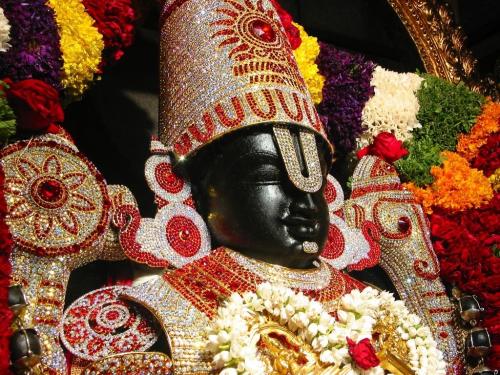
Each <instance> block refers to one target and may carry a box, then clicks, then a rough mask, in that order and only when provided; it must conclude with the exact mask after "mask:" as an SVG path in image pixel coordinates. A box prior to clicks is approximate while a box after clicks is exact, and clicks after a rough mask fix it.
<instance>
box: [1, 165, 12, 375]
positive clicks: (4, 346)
mask: <svg viewBox="0 0 500 375" xmlns="http://www.w3.org/2000/svg"><path fill="white" fill-rule="evenodd" d="M4 179H5V176H4V173H3V168H2V167H1V166H0V373H1V374H10V373H11V372H10V349H9V342H10V335H11V328H10V326H11V323H12V319H13V314H12V311H11V309H10V308H9V307H8V306H9V304H8V288H9V285H10V274H11V271H12V268H11V264H10V262H9V258H10V254H11V252H12V246H13V244H12V238H11V235H10V232H9V227H8V226H7V224H6V223H5V215H6V213H7V207H6V203H5V195H4Z"/></svg>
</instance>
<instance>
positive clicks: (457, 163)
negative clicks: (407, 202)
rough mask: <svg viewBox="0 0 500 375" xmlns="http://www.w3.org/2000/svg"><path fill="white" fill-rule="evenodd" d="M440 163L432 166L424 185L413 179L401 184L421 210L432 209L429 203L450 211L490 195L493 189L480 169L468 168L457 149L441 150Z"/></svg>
mask: <svg viewBox="0 0 500 375" xmlns="http://www.w3.org/2000/svg"><path fill="white" fill-rule="evenodd" d="M441 155H442V158H443V165H442V167H432V168H431V174H432V176H433V177H434V182H433V183H432V185H430V186H428V187H426V188H425V189H422V188H419V187H417V186H415V185H414V184H413V183H408V184H405V186H406V188H407V189H408V190H410V191H412V192H413V193H414V194H415V197H416V199H417V201H418V202H419V203H420V204H422V206H423V208H424V211H425V212H427V213H428V214H430V213H432V208H433V207H441V208H443V209H446V210H448V211H450V212H457V211H463V210H467V209H469V208H478V207H481V205H483V204H486V203H488V202H489V201H490V199H491V198H493V189H492V188H491V184H490V182H489V180H488V178H487V177H486V176H485V175H484V174H483V172H482V171H480V170H478V169H475V168H471V167H470V165H469V163H468V162H467V160H466V159H464V158H463V157H461V156H460V155H458V154H457V153H454V152H450V151H444V152H443V153H442V154H441Z"/></svg>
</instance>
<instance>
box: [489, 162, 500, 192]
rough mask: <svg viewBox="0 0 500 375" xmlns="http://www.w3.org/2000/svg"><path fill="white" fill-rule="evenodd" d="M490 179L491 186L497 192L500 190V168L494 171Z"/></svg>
mask: <svg viewBox="0 0 500 375" xmlns="http://www.w3.org/2000/svg"><path fill="white" fill-rule="evenodd" d="M488 180H490V183H491V187H492V188H493V190H494V191H495V192H498V191H500V168H498V169H497V170H496V171H495V172H493V174H492V175H491V176H490V177H488Z"/></svg>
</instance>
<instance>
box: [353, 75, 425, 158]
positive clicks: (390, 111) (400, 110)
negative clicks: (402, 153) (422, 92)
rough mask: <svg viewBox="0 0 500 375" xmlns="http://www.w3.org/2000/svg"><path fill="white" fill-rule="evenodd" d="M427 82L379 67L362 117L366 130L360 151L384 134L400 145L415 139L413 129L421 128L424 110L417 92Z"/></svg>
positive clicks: (417, 77) (359, 140)
mask: <svg viewBox="0 0 500 375" xmlns="http://www.w3.org/2000/svg"><path fill="white" fill-rule="evenodd" d="M422 81H423V78H421V77H419V76H418V75H417V74H414V73H397V72H393V71H390V70H386V69H384V68H382V67H380V66H377V67H376V68H375V70H374V72H373V76H372V79H371V82H370V84H371V85H372V86H373V87H374V88H375V95H373V96H372V97H371V98H370V99H369V100H368V102H367V103H366V104H365V107H364V108H363V112H362V115H361V118H362V124H363V127H364V128H366V130H365V131H364V132H363V134H362V135H361V137H360V138H359V139H358V146H359V148H361V147H364V146H367V145H369V144H370V143H372V141H373V138H374V137H375V136H377V134H379V133H381V132H389V133H392V134H394V136H395V137H396V138H397V139H398V140H400V141H403V142H404V141H406V140H408V139H411V138H412V133H411V132H412V131H413V129H416V128H420V127H421V125H420V123H419V122H418V120H417V113H418V110H419V108H420V106H419V103H418V99H417V97H416V92H417V91H418V89H419V88H420V85H421V83H422Z"/></svg>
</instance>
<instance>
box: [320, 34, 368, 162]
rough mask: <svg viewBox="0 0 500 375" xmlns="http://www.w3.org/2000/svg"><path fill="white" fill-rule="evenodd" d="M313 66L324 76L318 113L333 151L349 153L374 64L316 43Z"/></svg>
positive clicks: (360, 129) (357, 133) (358, 132)
mask: <svg viewBox="0 0 500 375" xmlns="http://www.w3.org/2000/svg"><path fill="white" fill-rule="evenodd" d="M317 64H318V67H319V71H320V73H321V74H322V75H323V76H324V77H325V83H324V86H323V101H322V102H321V103H320V104H319V105H318V112H319V114H320V115H321V117H322V120H323V123H324V125H325V127H326V130H327V132H328V137H329V139H330V141H331V142H332V143H333V144H334V145H335V147H336V150H337V152H338V153H349V152H351V151H353V150H354V149H355V148H356V140H357V139H358V138H359V137H360V136H361V134H362V132H363V127H362V122H361V117H362V111H363V107H364V106H365V103H366V102H367V101H368V99H370V97H372V96H373V94H374V88H373V86H371V85H370V80H371V77H372V73H373V70H374V69H375V64H373V63H372V62H371V61H369V60H367V59H366V58H365V57H364V56H362V55H360V54H352V53H349V52H346V51H342V50H339V49H336V48H335V47H333V46H330V45H328V44H324V43H320V53H319V56H318V59H317Z"/></svg>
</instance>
